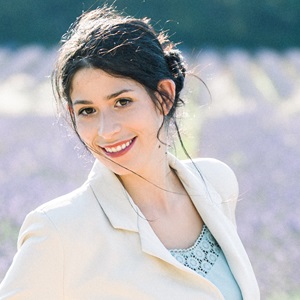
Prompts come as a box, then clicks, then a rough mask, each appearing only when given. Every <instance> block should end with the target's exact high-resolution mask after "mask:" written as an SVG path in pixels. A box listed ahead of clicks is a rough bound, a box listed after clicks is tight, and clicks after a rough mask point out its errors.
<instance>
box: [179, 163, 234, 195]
mask: <svg viewBox="0 0 300 300" xmlns="http://www.w3.org/2000/svg"><path fill="white" fill-rule="evenodd" d="M193 162H194V164H195V165H196V166H197V169H198V170H199V171H200V173H201V175H202V176H203V177H204V178H205V179H206V180H207V181H208V182H209V183H210V184H211V185H212V186H213V187H214V189H215V190H216V191H217V192H218V193H219V194H220V195H221V196H222V198H223V199H224V198H225V199H237V197H238V192H239V189H238V181H237V178H236V175H235V173H234V172H233V170H232V169H231V168H230V167H229V166H228V165H227V164H226V163H224V162H222V161H220V160H218V159H215V158H195V159H193ZM193 162H192V161H191V160H185V161H184V163H185V164H186V165H187V166H188V167H189V168H190V169H191V170H192V171H193V172H198V170H196V168H195V166H194V165H193Z"/></svg>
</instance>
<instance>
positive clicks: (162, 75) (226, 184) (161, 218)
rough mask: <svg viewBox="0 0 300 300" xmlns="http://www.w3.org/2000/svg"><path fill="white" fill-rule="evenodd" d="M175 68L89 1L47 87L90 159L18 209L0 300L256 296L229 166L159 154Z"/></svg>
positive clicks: (172, 104) (155, 46)
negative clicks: (73, 179) (14, 247)
mask: <svg viewBox="0 0 300 300" xmlns="http://www.w3.org/2000/svg"><path fill="white" fill-rule="evenodd" d="M185 72H186V70H185V67H184V65H183V62H182V57H181V55H180V53H179V52H178V51H177V50H175V49H174V46H173V45H172V44H171V43H170V42H169V40H168V39H167V37H166V36H165V35H163V34H159V35H156V33H155V32H154V30H153V29H152V28H151V26H150V25H149V21H148V20H146V19H143V20H138V19H134V18H129V17H123V16H121V15H119V14H117V13H116V12H115V11H114V10H113V9H112V8H102V9H100V8H99V9H96V10H93V11H90V12H87V13H85V14H83V15H82V16H81V18H79V19H78V20H77V21H76V23H75V24H74V25H73V26H72V27H71V28H70V29H69V31H68V33H67V34H66V35H65V36H64V40H63V45H62V47H61V49H60V55H59V58H58V61H57V65H56V69H55V71H54V74H53V83H54V88H55V91H56V98H57V99H58V102H59V104H60V105H61V106H62V107H64V108H65V109H66V111H67V112H68V114H69V120H70V121H71V123H72V125H73V128H74V130H75V132H76V134H77V135H78V137H79V138H80V140H81V141H82V143H83V144H84V145H85V146H86V147H87V148H88V149H89V150H90V151H91V152H92V154H93V155H94V156H95V158H96V160H95V164H94V167H93V169H92V171H91V173H90V175H89V177H88V179H87V181H86V182H85V183H84V184H83V186H82V187H80V188H79V189H77V190H75V191H74V192H72V193H70V194H68V195H65V196H62V197H60V198H58V199H55V200H53V201H51V202H48V203H46V204H44V205H42V206H41V207H39V208H37V209H36V210H35V211H33V212H31V213H30V214H29V215H28V216H27V217H26V219H25V221H24V224H23V226H22V228H21V231H20V235H19V240H18V252H17V254H16V256H15V258H14V261H13V264H12V266H11V268H10V269H9V271H8V273H7V275H6V277H5V279H4V280H3V282H2V284H1V287H0V299H26V300H30V299H43V300H46V299H72V300H75V299H230V300H235V299H246V300H247V299H249V300H255V299H259V291H258V287H257V283H256V279H255V276H254V274H253V271H252V268H251V265H250V262H249V260H248V257H247V254H246V253H245V250H244V248H243V246H242V243H241V241H240V239H239V237H238V235H237V232H236V225H235V216H234V210H235V205H236V201H237V197H238V187H237V182H236V178H235V176H234V174H233V172H232V171H231V169H229V167H227V166H226V165H225V164H223V163H221V162H219V161H217V160H213V159H197V160H194V161H191V160H189V161H186V162H181V161H179V160H177V159H176V158H175V157H174V156H172V155H171V154H169V153H168V152H167V148H168V144H169V139H170V133H169V129H170V127H171V126H173V127H174V125H175V128H177V125H176V120H175V116H176V109H177V107H178V106H179V105H180V104H181V103H182V100H181V99H180V92H181V90H182V88H183V84H184V78H185ZM177 131H178V128H177ZM178 133H179V132H178ZM179 137H180V136H179Z"/></svg>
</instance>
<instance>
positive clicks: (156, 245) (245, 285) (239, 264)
mask: <svg viewBox="0 0 300 300" xmlns="http://www.w3.org/2000/svg"><path fill="white" fill-rule="evenodd" d="M168 159H169V164H170V166H171V167H172V168H173V169H174V170H175V171H176V172H177V175H178V177H179V178H180V180H181V182H182V184H183V185H184V187H185V189H186V191H187V192H188V194H189V196H190V197H191V199H192V201H193V203H194V205H195V207H196V209H197V210H198V212H199V214H200V216H201V218H202V219H203V221H204V223H205V224H206V225H207V227H208V228H209V229H210V231H211V233H212V235H213V236H214V237H215V239H216V240H217V242H218V243H219V245H220V246H221V248H222V250H223V252H224V254H225V257H226V259H227V261H228V264H229V266H230V268H231V271H232V273H233V275H234V276H235V278H236V280H237V282H238V284H239V286H240V288H241V291H242V293H243V296H244V298H245V299H248V298H247V297H245V296H246V295H249V288H250V287H249V282H256V279H255V277H254V273H253V271H252V267H251V264H250V261H249V259H248V256H247V254H246V252H245V249H244V247H243V245H242V242H241V240H240V238H239V236H238V234H237V232H236V229H235V226H234V225H233V224H232V222H231V221H230V220H229V219H228V218H227V217H226V216H225V215H224V213H223V212H222V211H221V209H220V205H222V204H221V203H222V198H221V196H220V195H219V194H218V193H217V192H216V190H215V189H214V188H213V187H212V185H211V184H210V183H209V182H208V181H207V180H205V183H204V181H203V180H202V179H201V177H200V176H199V174H197V173H196V172H197V171H196V170H195V168H194V167H193V166H191V167H187V165H186V164H185V163H183V162H181V161H179V160H178V159H177V158H175V157H174V156H172V155H171V154H168ZM193 168H194V169H193ZM88 183H89V185H90V186H91V189H92V191H93V193H94V195H95V197H96V198H97V201H98V202H99V204H100V206H101V207H102V209H103V210H104V212H105V214H106V216H107V217H108V219H109V221H110V223H111V224H112V226H113V227H114V228H117V229H125V230H129V231H134V232H139V234H140V238H141V245H142V250H143V251H144V252H146V253H148V254H150V255H153V256H156V257H159V258H160V259H163V260H165V261H167V262H169V263H171V264H173V265H176V266H177V267H178V268H180V269H183V270H184V271H186V272H189V273H191V272H192V273H194V272H193V271H191V270H190V269H189V268H187V267H184V266H183V265H182V264H180V263H179V262H177V260H176V259H175V258H173V256H172V255H170V253H169V251H168V250H167V249H166V248H165V247H164V246H163V244H162V243H161V242H160V240H159V239H158V237H157V236H156V235H155V233H154V232H153V230H152V228H151V226H150V224H149V223H148V221H147V220H146V219H145V217H144V216H143V214H142V212H141V211H140V210H139V208H138V207H137V206H136V205H135V203H134V202H133V200H132V199H131V197H130V196H129V195H128V193H127V192H126V190H125V189H124V187H123V185H122V184H121V182H120V181H119V179H118V178H117V176H115V174H114V173H113V172H111V171H110V170H109V169H107V168H106V167H105V166H104V165H102V164H101V163H100V162H99V161H97V160H96V162H95V164H94V166H93V168H92V171H91V173H90V175H89V178H88ZM249 299H251V297H250V298H249ZM253 299H255V298H253Z"/></svg>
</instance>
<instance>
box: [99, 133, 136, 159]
mask: <svg viewBox="0 0 300 300" xmlns="http://www.w3.org/2000/svg"><path fill="white" fill-rule="evenodd" d="M135 140H136V137H134V138H133V139H131V140H128V141H126V142H121V143H118V144H115V145H112V146H110V147H101V148H102V150H103V151H104V152H105V154H106V155H107V156H110V157H118V156H121V155H124V154H125V153H127V152H128V151H129V150H130V149H131V148H132V146H133V144H134V142H135Z"/></svg>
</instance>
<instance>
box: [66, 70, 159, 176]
mask: <svg viewBox="0 0 300 300" xmlns="http://www.w3.org/2000/svg"><path fill="white" fill-rule="evenodd" d="M70 96H71V100H72V104H73V110H74V116H75V122H76V126H77V131H78V134H79V135H80V137H81V139H82V140H83V141H84V142H85V143H86V144H87V145H88V146H89V147H91V148H92V152H93V154H94V156H95V157H96V158H97V159H99V160H100V161H101V162H102V163H104V164H105V165H106V166H107V167H108V168H110V169H111V170H112V171H113V172H114V173H116V174H118V175H125V174H128V173H129V172H130V171H127V170H126V169H124V168H122V167H120V166H118V165H116V164H114V163H113V162H111V161H109V160H108V159H107V158H109V159H110V160H112V161H114V162H116V163H118V164H120V165H122V166H124V167H126V168H128V169H130V170H132V171H134V172H137V173H138V174H140V175H142V174H143V171H144V168H147V166H151V164H152V165H155V163H154V162H157V161H158V160H159V159H161V158H163V156H164V152H165V150H164V149H163V148H164V147H163V145H161V143H160V142H159V140H158V139H157V132H158V130H159V128H160V126H161V124H162V122H163V114H162V113H161V111H160V110H158V109H157V108H156V107H155V105H154V103H153V101H152V100H151V98H150V96H149V94H148V93H147V92H146V90H145V89H144V87H143V86H142V85H140V84H139V83H137V82H136V81H134V80H130V79H126V78H118V77H114V76H112V75H109V74H108V73H106V72H104V71H102V70H100V69H92V68H85V69H81V70H79V71H78V72H77V73H76V74H75V75H74V78H73V80H72V86H71V93H70Z"/></svg>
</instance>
